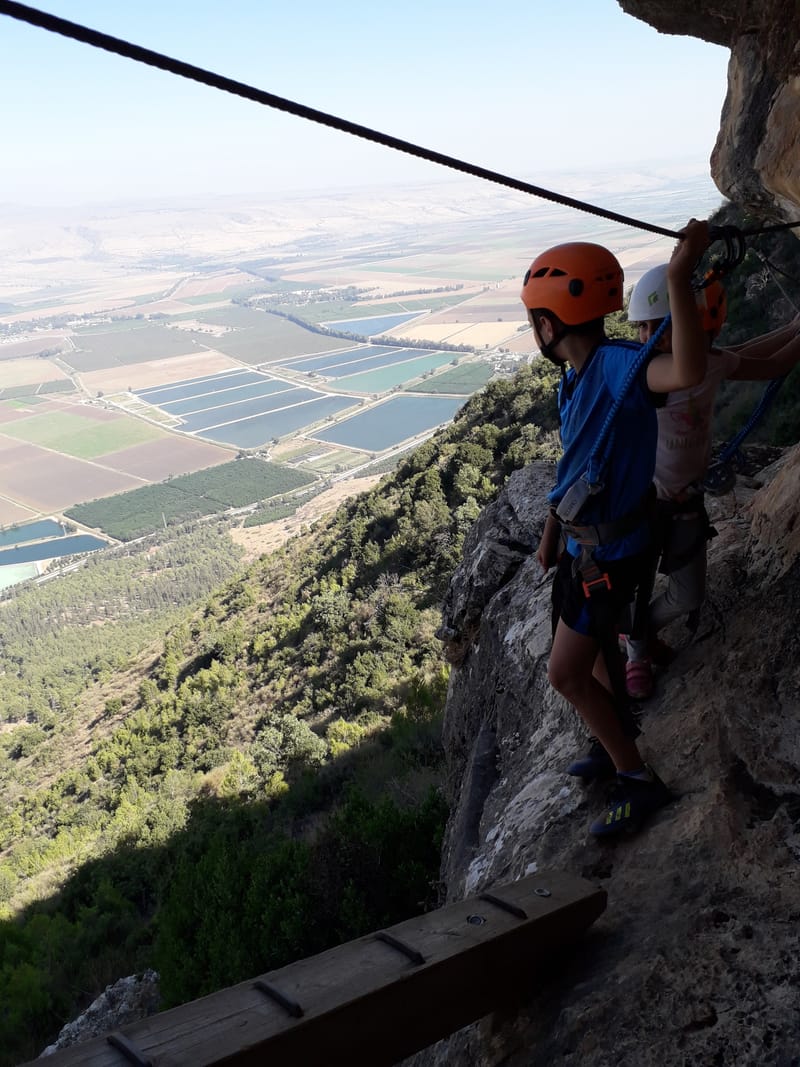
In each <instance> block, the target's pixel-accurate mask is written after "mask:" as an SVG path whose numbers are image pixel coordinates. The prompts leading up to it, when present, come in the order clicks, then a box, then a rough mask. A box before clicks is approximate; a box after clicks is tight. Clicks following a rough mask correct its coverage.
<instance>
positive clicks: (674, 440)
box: [653, 348, 739, 500]
mask: <svg viewBox="0 0 800 1067" xmlns="http://www.w3.org/2000/svg"><path fill="white" fill-rule="evenodd" d="M738 365H739V357H738V356H735V355H734V354H733V353H732V352H725V351H723V350H721V349H718V348H712V349H711V351H710V352H709V354H708V368H707V370H706V376H705V378H704V379H703V381H702V382H701V383H700V384H699V385H695V386H693V387H692V388H691V389H680V390H678V391H677V392H675V393H669V395H668V396H667V402H666V404H665V405H664V407H663V408H659V409H658V411H657V416H658V445H657V446H656V471H655V475H654V477H653V481H654V482H655V485H656V491H657V493H658V496H659V498H660V499H661V500H669V499H678V500H680V499H683V498H684V497H685V496H686V495H687V493H686V490H687V489H689V487H690V486H692V485H693V484H695V483H699V482H701V481H702V480H703V478H704V477H705V473H706V470H707V469H708V463H709V459H710V458H711V419H712V416H713V413H714V397H715V396H716V394H717V389H718V388H719V385H720V382H722V381H724V380H725V379H726V378H727V377H728V376H729V375H731V374H732V373H733V372H734V371H735V370H736V368H737V367H738ZM689 495H691V493H690V494H689Z"/></svg>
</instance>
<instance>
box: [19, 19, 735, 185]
mask: <svg viewBox="0 0 800 1067" xmlns="http://www.w3.org/2000/svg"><path fill="white" fill-rule="evenodd" d="M28 2H29V3H31V6H39V7H40V8H41V9H43V10H46V11H48V12H50V13H52V14H55V15H59V16H60V17H62V18H66V19H70V20H71V21H74V22H79V23H82V24H84V25H87V26H90V27H92V28H94V29H98V30H101V31H103V32H105V33H109V34H112V35H114V36H116V37H123V38H127V39H128V40H130V41H132V42H133V43H135V44H139V45H142V46H144V47H147V48H151V49H153V50H155V51H160V52H164V53H166V54H168V55H171V56H174V57H175V58H177V59H182V60H185V61H187V62H189V63H193V64H195V65H197V66H201V67H205V68H207V69H209V70H212V71H214V72H216V73H219V74H223V75H226V76H228V77H231V78H235V79H236V80H238V81H242V82H246V83H248V84H250V85H253V86H255V87H257V88H259V89H263V90H265V91H268V92H271V93H275V94H276V95H278V96H282V97H286V98H288V99H291V100H294V101H297V102H299V103H302V104H306V105H308V106H310V107H314V108H317V109H319V110H322V111H327V112H330V113H332V114H335V115H339V116H341V117H344V118H347V119H350V120H352V121H354V122H358V123H361V124H363V125H366V126H371V127H374V128H376V129H378V130H381V131H382V132H384V133H388V134H392V135H394V136H397V137H400V138H403V139H405V140H409V141H412V142H415V143H417V144H420V145H423V146H425V147H427V148H431V149H435V150H437V151H440V152H444V153H446V154H449V155H452V156H456V157H459V158H461V159H465V160H467V161H469V162H472V163H476V164H479V165H481V166H484V167H487V168H489V169H491V170H497V171H501V172H504V173H508V174H510V175H512V176H514V177H520V178H523V179H525V180H528V181H532V182H535V183H537V184H547V183H546V181H545V180H540V179H544V178H546V175H547V173H548V172H553V171H558V170H566V169H569V170H592V169H599V170H603V171H606V172H607V171H609V170H614V169H616V168H617V167H619V168H620V169H624V168H626V167H630V166H632V165H635V164H643V163H644V164H649V165H650V166H653V165H654V164H655V163H656V162H657V161H672V160H695V161H697V162H698V164H699V167H698V169H702V167H703V166H704V164H705V163H706V161H707V160H708V156H709V154H710V152H711V149H712V147H713V145H714V140H715V138H716V134H717V129H718V125H719V114H720V109H721V107H722V102H723V100H724V97H725V90H726V69H727V61H728V51H727V49H723V48H719V47H717V46H714V45H710V44H706V43H704V42H702V41H697V40H695V39H693V38H688V37H671V36H666V35H661V34H659V33H657V32H656V31H655V30H654V29H652V28H651V27H650V26H647V25H645V24H644V23H642V22H638V21H637V20H635V19H633V18H631V17H630V16H628V15H625V14H623V12H622V11H621V9H620V8H619V6H618V5H617V2H616V0H571V2H559V0H508V2H506V3H504V4H498V5H492V6H490V5H487V4H485V3H477V2H476V0H463V2H461V3H456V2H455V0H425V2H421V0H403V2H402V3H399V2H397V0H395V2H393V3H391V4H389V3H386V2H384V0H338V2H337V3H320V2H319V0H304V2H287V0H280V2H276V0H42V2H41V3H40V4H38V5H37V4H36V2H35V0H33V2H31V0H28ZM0 92H1V93H2V116H3V119H2V139H3V152H2V156H3V165H2V168H0V203H3V202H6V203H8V202H12V203H27V204H51V203H55V204H58V203H96V202H98V201H109V200H117V199H127V198H130V197H133V196H136V197H139V196H141V197H152V196H163V195H167V196H174V195H181V194H184V195H185V194H192V195H194V194H208V193H211V194H233V193H262V192H273V191H282V190H295V189H297V190H310V189H334V188H340V187H353V186H361V185H369V184H373V183H386V182H398V181H415V182H426V181H438V180H440V179H449V178H452V177H453V172H451V171H446V170H444V169H443V168H441V167H438V166H436V165H434V164H432V163H422V162H419V161H413V160H410V159H408V158H407V157H405V156H404V155H402V154H400V153H397V152H394V151H392V150H390V149H387V148H383V147H380V146H377V145H372V144H369V143H367V142H364V141H360V140H357V139H355V138H353V137H350V136H348V135H345V134H341V133H335V132H333V131H329V130H327V129H324V128H323V127H321V126H317V125H315V124H312V123H309V122H307V121H305V120H303V119H299V118H294V117H292V116H288V115H284V114H280V113H277V112H275V111H272V110H270V109H268V108H265V107H262V106H259V105H258V104H255V103H251V102H249V101H245V100H241V99H238V98H236V97H233V96H231V95H229V94H226V93H220V92H218V91H215V90H213V89H210V88H208V87H206V86H202V85H198V84H194V83H192V82H187V81H184V80H182V79H179V78H176V77H174V76H172V75H169V74H165V73H162V72H160V71H157V70H153V69H150V68H147V67H145V66H143V65H141V64H139V63H134V62H132V61H130V60H126V59H122V58H120V57H117V56H113V55H109V54H107V53H104V52H100V51H97V50H96V49H92V48H90V47H89V46H88V45H84V44H80V43H78V42H74V41H70V40H66V39H64V38H62V37H58V36H55V35H53V34H51V33H48V32H46V31H45V30H40V29H37V28H35V27H33V26H28V25H27V24H22V23H19V22H16V21H14V20H12V19H10V18H8V17H7V16H0Z"/></svg>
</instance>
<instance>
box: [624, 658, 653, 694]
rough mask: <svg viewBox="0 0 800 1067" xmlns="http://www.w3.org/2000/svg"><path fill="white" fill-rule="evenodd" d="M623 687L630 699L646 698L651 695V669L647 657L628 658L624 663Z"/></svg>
mask: <svg viewBox="0 0 800 1067" xmlns="http://www.w3.org/2000/svg"><path fill="white" fill-rule="evenodd" d="M625 688H626V689H627V691H628V696H629V697H630V698H631V700H647V698H648V697H649V696H652V695H653V670H652V667H651V665H650V660H649V659H633V660H628V662H627V663H626V664H625Z"/></svg>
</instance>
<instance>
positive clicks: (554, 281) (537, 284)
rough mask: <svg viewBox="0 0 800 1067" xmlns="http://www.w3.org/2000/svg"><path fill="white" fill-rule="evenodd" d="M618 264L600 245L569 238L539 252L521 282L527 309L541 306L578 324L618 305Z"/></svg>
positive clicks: (621, 281) (619, 298)
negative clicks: (569, 239)
mask: <svg viewBox="0 0 800 1067" xmlns="http://www.w3.org/2000/svg"><path fill="white" fill-rule="evenodd" d="M622 284H623V275H622V267H621V266H620V265H619V263H618V262H617V259H616V257H615V256H613V255H612V254H611V252H609V251H608V249H607V248H603V246H602V245H595V244H590V243H589V242H588V241H571V242H570V243H568V244H563V245H556V246H555V247H554V248H550V249H548V251H547V252H542V254H541V255H540V256H537V257H536V259H535V260H534V261H533V263H531V267H530V270H529V271H528V273H527V274H526V275H525V280H524V281H523V283H522V293H521V294H520V295H521V297H522V302H523V304H524V305H525V307H526V308H528V310H529V311H532V310H534V309H536V308H542V309H543V310H545V311H552V313H553V314H554V315H558V317H559V318H560V319H561V321H562V322H563V323H565V324H566V325H567V326H578V325H580V324H581V323H582V322H591V321H592V320H593V319H599V318H602V316H603V315H608V314H609V312H611V311H620V310H621V308H622V295H623V293H622Z"/></svg>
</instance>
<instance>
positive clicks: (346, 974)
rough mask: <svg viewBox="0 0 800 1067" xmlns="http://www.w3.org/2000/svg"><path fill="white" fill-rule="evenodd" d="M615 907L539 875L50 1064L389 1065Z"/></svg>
mask: <svg viewBox="0 0 800 1067" xmlns="http://www.w3.org/2000/svg"><path fill="white" fill-rule="evenodd" d="M605 906H606V893H605V891H604V890H602V889H597V888H595V887H594V886H591V885H590V884H589V883H587V882H585V881H583V880H582V879H580V878H576V877H574V876H572V875H568V874H563V873H551V874H537V875H532V876H530V877H528V878H523V879H520V881H518V882H513V883H510V884H509V885H504V886H499V887H498V886H494V887H492V889H491V890H489V891H488V892H487V894H486V895H485V898H484V899H482V898H481V896H480V895H478V896H476V897H471V898H468V899H467V900H463V901H458V902H457V903H454V904H449V905H447V906H446V907H443V908H440V909H438V910H436V911H433V912H428V913H427V914H425V915H420V916H418V917H417V918H414V919H409V920H407V921H406V922H402V923H398V924H397V925H396V926H393V927H391V928H389V930H387V931H383V932H381V931H379V932H378V934H377V935H376V934H369V935H367V936H365V937H361V938H358V939H357V940H355V941H349V942H348V943H347V944H345V945H340V946H338V947H337V948H333V949H329V950H328V951H327V952H323V953H321V954H320V955H318V956H311V957H309V958H308V959H304V960H299V961H297V962H296V963H292V964H289V965H287V966H286V967H281V968H279V969H278V970H275V971H270V972H269V973H268V974H264V975H260V976H258V978H256V979H252V980H250V981H247V982H241V983H240V984H239V985H236V986H232V987H231V988H229V989H225V990H222V991H221V992H219V993H213V994H211V995H210V996H207V997H203V998H202V999H200V1000H195V1001H192V1002H191V1003H189V1004H184V1005H181V1006H180V1007H178V1008H172V1009H171V1010H169V1011H165V1012H162V1013H160V1014H159V1015H154V1016H151V1017H150V1018H148V1019H142V1020H141V1021H139V1022H137V1023H132V1024H130V1025H128V1026H125V1027H124V1028H123V1029H122V1030H121V1031H119V1032H118V1035H117V1040H116V1042H115V1044H114V1045H112V1044H110V1043H109V1041H108V1039H107V1038H98V1039H95V1040H92V1041H88V1042H86V1043H84V1044H81V1045H76V1046H73V1047H72V1048H68V1049H64V1050H63V1051H61V1052H57V1053H55V1054H54V1055H53V1056H51V1057H49V1058H48V1064H50V1065H52V1067H78V1065H80V1067H128V1065H130V1064H131V1063H137V1062H138V1063H141V1064H148V1063H149V1064H150V1065H151V1067H223V1065H224V1067H256V1065H258V1067H261V1065H262V1064H264V1063H272V1064H276V1065H279V1064H297V1065H301V1064H302V1067H334V1065H336V1064H342V1065H344V1064H347V1067H359V1065H363V1067H384V1065H385V1067H388V1065H391V1064H394V1063H396V1062H397V1061H398V1060H400V1059H402V1058H403V1057H405V1056H409V1055H411V1053H413V1052H416V1051H417V1050H419V1049H421V1048H425V1047H427V1046H428V1045H430V1044H432V1043H433V1042H434V1041H437V1040H439V1039H440V1038H442V1037H445V1036H447V1035H448V1034H450V1033H452V1032H453V1031H454V1030H457V1029H459V1028H460V1027H462V1026H465V1025H466V1024H467V1023H468V1022H471V1021H473V1020H474V1019H478V1018H480V1017H481V1016H483V1015H486V1014H487V1013H488V1012H490V1011H492V1010H494V1009H495V1008H497V1007H499V1006H501V1005H502V1004H503V1003H507V1002H508V1000H509V998H516V996H517V995H518V993H519V992H520V991H521V990H523V989H526V988H528V987H529V986H530V982H531V980H532V978H533V976H534V975H535V973H536V968H537V965H541V963H542V962H544V961H546V959H547V954H548V953H549V952H550V951H552V950H553V949H555V948H557V947H559V946H563V945H565V944H568V943H570V942H572V941H575V940H577V939H578V938H579V937H580V936H581V935H582V934H583V933H584V931H585V930H586V929H587V928H588V927H589V926H590V925H591V923H593V922H594V921H595V919H596V918H597V917H598V916H599V915H601V914H602V912H603V911H604V909H605ZM384 934H385V935H386V936H385V937H383V936H382V935H384ZM420 961H421V962H420ZM256 983H259V984H263V985H264V986H265V987H266V991H264V990H262V989H259V988H258V986H257V984H256ZM126 1047H127V1048H128V1049H129V1050H131V1049H132V1050H134V1051H133V1052H130V1051H129V1052H128V1053H127V1055H126V1052H125V1048H126ZM136 1055H138V1057H139V1059H138V1060H137V1059H135V1058H131V1057H135V1056H136ZM37 1062H38V1061H37ZM31 1067H32V1065H31Z"/></svg>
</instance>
